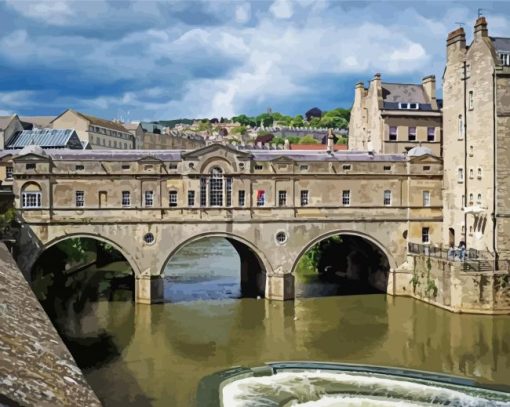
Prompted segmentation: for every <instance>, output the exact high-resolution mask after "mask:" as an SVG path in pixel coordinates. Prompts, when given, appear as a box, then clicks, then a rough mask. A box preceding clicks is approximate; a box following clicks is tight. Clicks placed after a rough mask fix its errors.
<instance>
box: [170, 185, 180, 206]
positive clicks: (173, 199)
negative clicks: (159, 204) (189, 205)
mask: <svg viewBox="0 0 510 407" xmlns="http://www.w3.org/2000/svg"><path fill="white" fill-rule="evenodd" d="M177 199H178V194H177V191H176V190H175V189H172V190H171V191H168V207H169V208H176V207H177V205H178V201H177Z"/></svg>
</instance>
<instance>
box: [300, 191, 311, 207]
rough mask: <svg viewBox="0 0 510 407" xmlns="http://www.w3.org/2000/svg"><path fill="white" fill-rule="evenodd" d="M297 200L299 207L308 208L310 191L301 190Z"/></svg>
mask: <svg viewBox="0 0 510 407" xmlns="http://www.w3.org/2000/svg"><path fill="white" fill-rule="evenodd" d="M299 198H300V199H299V202H300V204H301V206H308V205H309V204H310V191H308V190H307V189H303V190H301V192H300V194H299Z"/></svg>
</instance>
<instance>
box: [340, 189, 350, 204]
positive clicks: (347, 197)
mask: <svg viewBox="0 0 510 407" xmlns="http://www.w3.org/2000/svg"><path fill="white" fill-rule="evenodd" d="M350 204H351V191H342V205H343V206H349V205H350Z"/></svg>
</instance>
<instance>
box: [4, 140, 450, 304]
mask: <svg viewBox="0 0 510 407" xmlns="http://www.w3.org/2000/svg"><path fill="white" fill-rule="evenodd" d="M417 158H418V159H417ZM417 158H416V157H415V158H412V159H410V158H408V157H405V156H394V155H393V156H376V157H374V156H373V155H370V154H367V153H352V154H350V153H342V154H339V153H334V154H331V153H323V152H320V153H316V152H314V153H308V154H303V153H300V154H296V153H293V152H290V151H288V152H282V151H278V152H273V151H266V152H263V151H262V152H260V151H258V152H252V153H250V152H246V151H237V150H233V149H230V148H227V147H224V146H219V145H213V146H208V147H205V148H203V149H199V150H194V151H191V152H175V151H174V152H161V151H159V152H157V151H155V152H150V151H149V152H148V151H143V152H142V151H134V152H115V153H114V152H111V151H107V152H105V151H93V152H91V151H89V152H62V151H55V152H42V150H41V151H39V150H37V149H36V148H34V149H32V150H30V151H22V152H21V153H20V154H19V155H18V156H17V157H16V158H14V185H13V190H14V194H15V199H16V206H17V208H18V214H19V217H20V219H21V220H22V222H23V228H22V233H21V238H20V241H19V250H20V251H19V255H18V264H19V265H20V268H21V269H22V270H23V272H24V273H25V275H27V276H29V275H30V271H31V269H32V267H33V265H34V263H35V261H36V260H37V258H38V257H39V255H40V254H41V253H42V252H43V251H45V250H46V249H48V248H49V247H51V246H52V245H55V244H57V243H58V242H60V241H63V240H65V239H69V238H72V237H90V238H94V239H97V240H100V241H104V242H107V243H109V244H111V245H112V246H113V247H115V248H116V249H117V250H118V251H119V252H120V253H122V254H123V255H124V257H125V258H126V260H127V261H128V262H129V264H130V265H131V267H132V269H133V272H134V276H135V279H136V284H135V291H136V301H137V302H139V303H153V302H159V301H162V299H163V278H162V276H163V273H164V270H165V266H166V264H167V263H168V261H169V260H170V259H171V258H172V256H173V255H174V254H175V253H177V252H178V251H179V249H181V248H182V247H184V246H186V245H187V244H189V243H191V242H194V241H196V240H199V239H202V238H204V237H209V236H215V237H223V238H226V239H228V241H229V242H230V243H232V245H233V246H234V247H235V249H236V250H237V252H238V253H239V256H240V259H241V288H242V291H244V292H246V293H250V294H251V295H260V296H264V297H266V298H269V299H278V300H285V299H292V298H294V271H295V269H296V265H297V263H298V261H299V259H300V257H301V256H302V255H303V254H304V253H305V252H306V251H307V250H308V249H309V248H311V247H312V246H313V245H314V244H315V243H317V242H319V241H321V240H323V239H325V238H328V237H330V236H333V235H353V236H358V237H361V238H363V239H365V240H366V241H368V242H370V243H371V244H372V245H374V246H375V247H376V248H378V249H379V250H380V251H381V252H382V253H383V254H384V255H385V256H386V258H387V260H388V264H389V276H388V279H387V281H388V283H387V286H386V287H385V289H386V291H387V292H388V293H390V294H396V293H398V287H397V285H398V282H397V278H396V276H395V273H396V269H397V268H398V267H399V265H401V264H403V263H404V262H405V261H406V249H407V242H408V240H409V239H410V238H411V237H413V236H414V237H415V238H416V239H421V237H422V236H421V235H422V233H424V232H423V231H424V230H425V229H426V231H427V233H429V234H430V238H433V237H434V236H436V235H437V236H440V233H441V226H440V225H441V219H442V217H441V206H440V196H441V195H440V194H441V192H440V187H441V176H440V175H437V174H436V173H435V172H436V171H437V172H438V173H440V169H441V163H440V162H439V161H438V160H437V159H436V158H435V157H431V156H426V157H417ZM422 164H427V166H428V167H429V168H430V167H431V166H433V168H434V166H437V170H436V169H435V168H434V169H433V170H432V171H431V173H430V174H427V176H423V175H421V174H420V171H417V170H416V171H415V168H417V167H421V166H422ZM379 167H380V168H379ZM374 168H377V170H375V169H374ZM388 168H390V170H388ZM369 170H371V171H372V172H371V173H369ZM414 189H416V190H419V191H420V192H421V190H423V189H426V190H427V191H429V193H430V196H431V200H432V204H430V202H429V206H428V207H423V205H422V204H421V202H419V203H417V202H416V201H415V200H413V199H414V198H412V196H414V194H413V193H412V192H413V190H414ZM195 191H196V192H195ZM420 195H421V194H420ZM367 255H368V254H367Z"/></svg>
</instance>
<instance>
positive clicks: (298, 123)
mask: <svg viewBox="0 0 510 407" xmlns="http://www.w3.org/2000/svg"><path fill="white" fill-rule="evenodd" d="M290 125H291V126H292V127H303V126H304V125H305V121H304V119H303V116H301V115H300V114H298V115H296V117H294V118H293V119H292V121H291V122H290Z"/></svg>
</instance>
